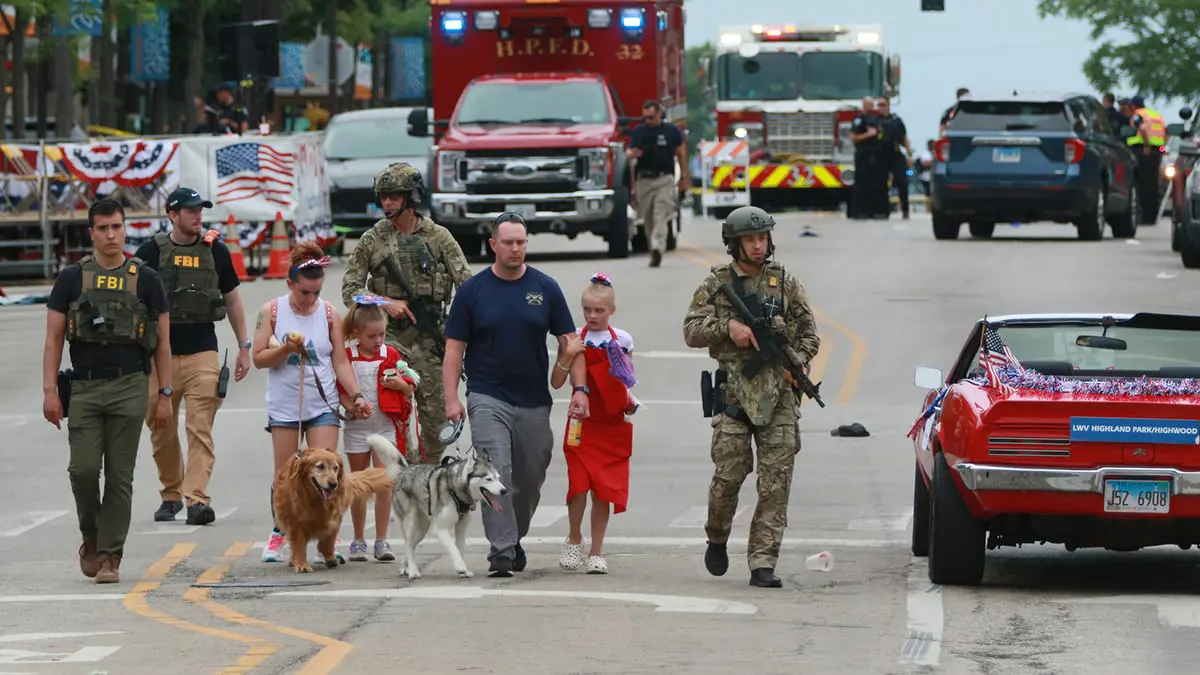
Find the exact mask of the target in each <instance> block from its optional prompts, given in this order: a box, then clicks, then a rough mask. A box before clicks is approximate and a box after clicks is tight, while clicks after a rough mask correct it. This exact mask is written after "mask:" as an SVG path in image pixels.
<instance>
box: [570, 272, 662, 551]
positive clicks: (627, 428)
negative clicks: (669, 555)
mask: <svg viewBox="0 0 1200 675" xmlns="http://www.w3.org/2000/svg"><path fill="white" fill-rule="evenodd" d="M616 310H617V306H616V297H615V293H614V291H613V285H612V280H611V279H609V278H608V276H607V275H604V274H596V275H594V276H593V277H592V278H591V283H589V284H588V286H587V288H585V289H584V291H583V315H584V318H585V319H586V322H587V323H586V325H585V326H584V327H583V328H580V329H578V330H577V331H576V334H577V336H578V339H577V340H572V341H571V344H570V346H569V348H568V350H567V353H566V356H567V359H566V363H565V364H564V363H562V362H559V363H557V364H555V369H554V374H553V375H552V376H551V378H550V384H551V386H553V387H554V388H555V389H558V388H559V387H561V386H562V385H563V384H564V383H565V382H566V380H567V375H568V373H569V372H570V370H571V363H573V362H574V360H575V359H576V358H582V359H584V360H585V362H586V363H587V373H588V375H587V386H588V390H589V394H588V411H589V413H588V417H587V419H574V418H568V419H567V432H566V435H565V438H564V439H563V453H564V454H565V455H566V460H567V479H568V487H567V513H568V519H569V521H570V528H571V529H570V533H569V534H568V535H567V540H566V542H565V543H564V544H563V550H562V555H561V556H559V560H558V564H559V566H560V567H562V568H563V569H565V570H576V569H579V567H580V565H585V567H586V569H587V572H588V574H607V573H608V564H607V563H606V562H605V560H604V553H603V551H604V549H603V546H604V532H605V530H606V529H607V528H608V517H609V508H610V506H611V508H612V512H613V513H621V512H622V511H624V510H625V507H626V504H627V502H628V501H629V458H630V456H631V455H632V454H633V425H632V424H630V423H629V421H628V420H626V419H625V417H626V415H632V414H633V413H635V412H636V411H637V409H638V408H639V407H640V406H641V404H640V403H639V402H638V400H637V399H636V398H634V397H633V395H632V394H631V393H630V391H629V387H632V386H633V385H634V384H636V383H637V380H636V378H635V377H634V375H633V361H632V359H631V357H632V355H633V337H632V336H631V335H630V334H629V333H627V332H625V331H623V330H621V329H620V328H616V327H613V326H610V325H609V323H608V320H609V317H611V316H612V315H613V313H614V312H616ZM588 492H591V493H592V518H591V525H592V529H591V532H592V543H591V549H590V552H589V554H588V556H587V557H586V559H585V558H584V555H583V533H582V532H581V529H580V528H581V526H582V524H583V513H584V510H585V509H586V508H587V495H588Z"/></svg>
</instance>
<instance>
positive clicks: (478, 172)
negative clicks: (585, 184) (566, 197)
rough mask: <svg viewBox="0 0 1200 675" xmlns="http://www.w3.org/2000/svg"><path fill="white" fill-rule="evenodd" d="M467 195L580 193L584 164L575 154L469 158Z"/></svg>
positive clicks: (462, 171) (461, 170)
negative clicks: (576, 191) (578, 188)
mask: <svg viewBox="0 0 1200 675" xmlns="http://www.w3.org/2000/svg"><path fill="white" fill-rule="evenodd" d="M463 162H464V163H465V164H466V166H465V171H464V170H463V169H460V174H459V175H460V176H461V175H462V174H463V173H465V174H466V175H465V178H466V185H467V192H468V193H473V194H498V193H512V192H518V193H520V192H555V191H561V190H568V191H573V190H575V189H577V187H578V185H579V180H580V178H581V177H582V176H581V173H582V171H581V169H582V166H581V162H580V161H579V158H578V156H577V155H576V154H574V153H572V154H570V155H558V156H538V157H526V156H512V157H506V156H475V155H472V156H468V157H467V158H466V159H464V160H463Z"/></svg>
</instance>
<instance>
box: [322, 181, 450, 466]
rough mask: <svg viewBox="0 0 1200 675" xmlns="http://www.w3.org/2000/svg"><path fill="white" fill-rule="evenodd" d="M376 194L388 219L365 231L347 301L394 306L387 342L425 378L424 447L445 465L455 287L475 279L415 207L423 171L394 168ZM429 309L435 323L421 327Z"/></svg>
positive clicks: (421, 397) (420, 396) (444, 234)
mask: <svg viewBox="0 0 1200 675" xmlns="http://www.w3.org/2000/svg"><path fill="white" fill-rule="evenodd" d="M375 195H376V199H377V203H378V204H379V206H380V207H381V208H382V209H383V212H384V217H383V218H382V219H380V220H379V222H377V223H375V225H373V226H372V227H371V229H369V230H367V231H366V232H365V233H363V236H362V238H361V239H360V240H359V241H358V245H357V246H356V247H355V249H354V252H353V253H352V254H351V256H350V262H349V264H348V265H347V267H346V275H345V277H343V279H342V301H343V302H345V303H346V306H347V307H350V306H352V305H353V304H354V296H355V295H359V294H371V295H381V296H383V297H386V298H389V299H391V301H392V303H391V304H390V305H383V308H384V309H385V310H387V313H388V315H389V317H390V319H389V321H388V331H387V342H388V344H390V345H392V346H394V347H396V348H397V349H399V350H400V353H401V354H403V355H404V358H405V359H406V360H407V361H408V362H409V364H410V365H412V367H413V369H414V370H416V371H417V373H418V374H419V375H420V376H421V386H419V387H417V390H416V392H415V396H416V402H417V419H418V421H419V424H420V427H421V446H422V449H423V451H424V456H425V461H426V462H429V463H438V462H440V461H441V458H442V452H443V450H444V449H445V448H444V447H443V446H442V444H441V443H440V442H439V441H438V433H439V431H440V430H441V427H442V426H443V425H444V424H445V423H446V402H445V396H444V394H443V391H442V359H443V356H444V354H445V348H446V338H445V336H444V333H443V329H444V327H445V323H444V322H445V316H446V308H447V307H449V305H450V299H451V297H452V295H453V293H454V291H455V289H457V288H458V287H459V286H460V285H462V283H463V282H464V281H466V280H467V279H468V278H469V277H470V276H471V268H470V267H469V266H468V265H467V258H466V256H465V255H464V254H463V251H462V249H461V248H460V247H459V245H458V242H456V241H455V240H454V237H453V235H451V234H450V232H449V231H448V230H447V229H446V228H444V227H442V226H441V225H438V224H437V223H435V222H433V220H431V219H429V218H427V217H424V216H422V215H421V214H419V213H417V211H416V207H417V206H418V205H419V204H421V203H422V202H423V201H424V199H425V185H424V182H423V181H422V179H421V173H420V172H419V171H417V170H416V169H415V168H413V167H412V166H411V165H409V164H407V163H405V162H397V163H395V164H392V165H390V166H388V167H387V168H386V169H384V170H383V171H381V172H380V173H379V175H378V176H376V177H375ZM389 259H390V260H393V261H395V263H396V265H395V266H394V267H393V269H398V271H399V272H400V273H401V275H402V277H403V280H400V279H397V278H396V277H395V275H394V274H393V273H392V272H391V270H389V265H388V264H387V261H388V260H389ZM405 285H407V286H408V287H409V288H410V289H411V290H412V292H413V293H414V294H415V296H416V297H415V298H414V297H410V296H409V294H408V292H407V291H405V289H404V286H405ZM423 311H428V312H429V316H430V317H432V318H433V319H434V320H432V321H426V322H421V321H418V320H417V315H419V314H422V312H423ZM412 457H417V458H418V459H419V457H418V456H417V455H416V454H412V455H410V461H411V458H412Z"/></svg>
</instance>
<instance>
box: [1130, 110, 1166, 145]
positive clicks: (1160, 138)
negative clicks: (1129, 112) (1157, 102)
mask: <svg viewBox="0 0 1200 675" xmlns="http://www.w3.org/2000/svg"><path fill="white" fill-rule="evenodd" d="M1133 114H1134V115H1141V116H1142V126H1140V127H1138V130H1139V131H1143V132H1145V134H1146V138H1148V139H1150V145H1151V146H1153V147H1156V148H1157V147H1159V146H1162V145H1166V144H1167V124H1166V122H1164V121H1163V117H1162V115H1160V114H1158V111H1157V110H1152V109H1150V108H1138V109H1137V110H1135V111H1133ZM1125 142H1126V143H1127V144H1129V145H1141V144H1142V136H1141V134H1138V135H1136V136H1130V137H1129V138H1126V139H1125Z"/></svg>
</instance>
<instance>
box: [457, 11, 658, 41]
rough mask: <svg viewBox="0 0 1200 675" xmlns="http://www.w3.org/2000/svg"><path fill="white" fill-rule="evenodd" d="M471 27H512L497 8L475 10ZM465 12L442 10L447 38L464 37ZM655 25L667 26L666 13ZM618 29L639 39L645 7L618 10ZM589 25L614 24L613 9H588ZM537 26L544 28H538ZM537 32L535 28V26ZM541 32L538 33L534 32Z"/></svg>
mask: <svg viewBox="0 0 1200 675" xmlns="http://www.w3.org/2000/svg"><path fill="white" fill-rule="evenodd" d="M474 14H475V21H474V28H475V30H478V31H495V30H498V31H499V33H500V37H501V39H508V38H510V37H511V31H510V29H508V28H503V27H501V26H500V12H499V11H498V10H479V11H476V12H475V13H474ZM467 18H468V17H467V12H465V11H460V10H451V11H445V12H442V18H441V24H442V34H443V37H444V38H445V39H446V41H447V42H451V43H458V42H461V41H462V40H463V37H464V36H465V34H466V31H467ZM657 21H658V29H659V30H660V31H662V30H666V26H667V15H666V12H659V13H658V15H657ZM618 22H619V24H620V28H621V32H622V33H623V34H624V37H625V41H626V42H638V41H640V40H641V39H642V36H643V34H644V33H645V30H646V11H645V10H644V9H642V8H640V7H626V8H622V9H621V10H620V15H619V18H618ZM587 23H588V28H592V29H597V30H604V29H607V28H612V27H613V10H611V9H601V8H596V9H589V10H588V13H587ZM540 30H544V28H543V29H540ZM535 33H536V30H535ZM567 33H568V36H569V37H580V36H581V35H582V29H581V28H580V27H578V26H572V27H570V28H568V31H567ZM536 34H540V33H536Z"/></svg>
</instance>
